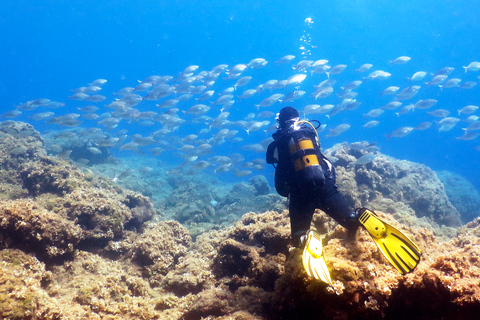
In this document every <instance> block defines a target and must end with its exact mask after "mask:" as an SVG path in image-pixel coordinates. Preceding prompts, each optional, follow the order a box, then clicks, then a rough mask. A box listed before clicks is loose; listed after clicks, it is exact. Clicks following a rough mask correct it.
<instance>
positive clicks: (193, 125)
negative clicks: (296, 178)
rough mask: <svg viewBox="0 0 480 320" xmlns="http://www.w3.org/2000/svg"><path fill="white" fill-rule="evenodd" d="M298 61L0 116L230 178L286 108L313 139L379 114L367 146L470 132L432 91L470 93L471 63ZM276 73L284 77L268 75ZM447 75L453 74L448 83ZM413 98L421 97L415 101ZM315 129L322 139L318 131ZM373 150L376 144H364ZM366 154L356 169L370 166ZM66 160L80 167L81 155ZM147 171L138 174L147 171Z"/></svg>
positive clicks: (473, 130)
mask: <svg viewBox="0 0 480 320" xmlns="http://www.w3.org/2000/svg"><path fill="white" fill-rule="evenodd" d="M302 58H304V57H300V58H297V57H295V56H294V55H285V56H283V57H278V59H276V61H275V62H268V61H267V60H266V59H264V58H256V59H252V60H251V61H249V62H248V63H239V64H232V65H227V64H220V65H217V66H215V67H213V68H212V69H210V70H201V68H200V67H199V66H197V65H191V66H188V67H186V68H185V69H184V70H183V71H182V72H180V73H179V74H177V75H151V76H148V77H146V78H145V79H143V80H141V81H137V82H132V83H131V86H128V87H123V88H118V89H116V90H112V89H111V88H109V91H115V93H114V94H108V93H104V92H105V91H106V90H105V89H104V88H105V87H106V86H108V84H107V80H106V79H97V80H94V81H93V82H91V83H89V84H87V85H86V86H81V87H78V88H75V89H72V94H71V95H69V96H68V97H67V95H66V97H65V98H66V99H65V100H64V101H61V102H59V101H52V100H50V99H48V98H38V99H35V100H31V101H26V102H23V103H19V104H18V105H16V106H15V108H14V109H13V110H11V111H8V112H6V113H4V114H3V115H2V118H3V119H11V118H18V117H20V118H21V117H22V116H23V117H25V116H28V118H29V121H32V123H33V124H34V125H35V122H36V121H45V122H46V123H47V124H48V126H49V128H51V130H57V133H56V138H57V139H67V140H71V141H74V140H75V139H80V140H81V141H83V142H84V143H85V145H86V148H87V150H88V151H89V152H91V153H92V154H94V155H98V154H102V153H104V152H105V150H107V149H108V150H110V151H112V152H113V153H114V154H115V155H117V156H121V155H122V154H123V153H128V152H134V153H136V154H139V155H146V154H150V155H151V156H153V157H163V159H169V158H170V157H172V156H173V157H176V158H178V159H181V162H182V165H181V167H182V168H185V167H187V168H192V169H195V170H206V169H209V170H212V171H213V172H214V173H218V174H221V173H226V172H233V173H234V174H235V175H236V176H238V177H246V176H250V175H252V174H253V173H254V172H255V171H259V172H260V173H261V171H262V170H264V167H265V161H264V158H265V156H264V153H265V150H266V147H267V146H268V144H269V143H270V142H271V141H272V138H271V133H272V132H274V131H275V130H276V126H277V123H276V121H275V115H276V113H277V112H278V111H279V110H280V109H281V108H282V107H283V106H287V105H292V106H294V107H296V108H297V109H298V110H299V111H300V112H301V114H302V117H305V118H310V119H318V120H320V121H321V123H322V125H321V126H320V127H319V128H318V132H319V134H320V138H329V137H337V136H340V135H341V134H342V133H344V132H346V131H347V130H352V128H354V129H355V130H374V129H372V128H375V127H377V126H378V125H379V124H380V123H381V121H382V117H385V116H386V115H387V114H389V115H390V116H392V115H395V117H397V118H398V119H399V121H398V122H399V125H398V127H397V128H391V131H389V132H378V139H377V140H381V139H388V140H390V139H392V138H402V137H405V136H407V135H409V134H412V132H414V131H422V130H429V129H430V128H431V127H436V128H437V129H436V130H437V131H438V134H442V133H444V132H448V131H451V130H452V129H453V128H454V127H456V126H460V124H462V126H461V127H462V129H463V130H462V132H463V134H459V135H457V136H456V138H457V139H458V140H473V139H476V138H477V137H478V135H479V133H480V118H479V117H478V116H476V115H475V113H476V112H477V110H478V106H476V105H474V104H469V105H463V106H452V105H449V104H446V103H443V102H442V100H441V95H442V94H441V93H442V92H446V91H447V90H456V92H458V94H462V92H464V91H465V90H477V89H478V88H476V85H477V81H478V78H479V77H478V76H477V75H476V72H477V71H479V70H480V62H476V61H474V62H471V63H469V64H467V65H466V66H463V68H464V70H462V69H461V68H459V67H457V68H454V67H444V68H442V69H439V70H425V71H423V70H421V71H416V70H414V71H412V73H411V76H410V77H408V79H395V76H394V75H395V71H396V70H398V68H405V67H406V66H408V64H409V63H410V60H411V58H410V57H407V56H400V57H398V58H396V59H393V60H391V61H390V62H389V63H388V62H386V63H385V65H384V66H382V67H381V68H380V67H379V68H376V67H375V66H374V65H373V64H369V63H365V64H359V65H355V64H352V65H347V64H335V65H333V64H329V61H328V60H327V59H318V60H313V59H312V60H308V59H302ZM348 69H352V71H353V70H355V73H353V72H351V73H350V74H354V76H355V77H356V79H355V80H352V79H351V78H350V79H348V80H346V79H345V77H342V74H343V73H344V72H345V70H348ZM459 70H460V71H459ZM280 74H282V75H285V74H287V76H284V77H281V78H280V77H275V75H280ZM454 74H455V75H456V76H458V77H452V75H454ZM272 75H273V77H272ZM393 81H397V82H396V83H392V82H393ZM379 83H380V86H382V84H383V83H385V85H384V86H383V87H382V90H380V91H378V92H376V93H375V94H378V97H377V100H376V101H383V102H382V103H381V104H378V105H373V104H372V103H371V102H368V101H371V99H370V98H369V97H368V96H366V94H365V93H362V92H361V91H359V90H358V89H359V88H361V87H368V86H371V85H375V86H378V85H379ZM433 90H436V91H433ZM439 90H440V91H439ZM419 93H422V95H421V96H422V98H421V99H419V98H416V97H419V96H420V94H419ZM430 93H431V97H429V94H430ZM370 94H371V93H370ZM365 101H367V103H365ZM437 106H438V107H439V108H437V109H435V108H436V107H437ZM354 110H355V111H354ZM350 112H357V113H358V115H359V116H358V117H353V118H354V119H355V121H349V122H348V123H346V122H345V123H344V122H342V121H341V120H340V121H338V120H336V119H337V118H343V117H339V116H338V114H345V113H350ZM412 112H415V113H416V114H415V119H416V121H417V122H416V123H411V124H401V123H402V122H401V117H402V116H403V115H405V114H407V113H412ZM434 124H435V126H433V125H434ZM324 129H326V131H327V133H326V134H325V133H321V132H322V131H323V130H324ZM430 130H433V128H432V129H430ZM384 136H386V138H385V137H384ZM324 140H325V139H322V142H324ZM252 141H253V143H251V142H252ZM247 142H248V143H247ZM360 146H361V149H364V148H368V147H372V146H373V147H374V145H370V144H361V145H360ZM357 147H358V146H357ZM476 149H480V147H476ZM375 151H378V148H373V150H372V152H373V153H374V152H375ZM49 152H50V153H53V154H58V155H60V156H62V157H64V158H68V157H69V155H70V152H71V150H64V149H63V148H62V147H61V146H59V145H53V146H50V150H49ZM373 153H372V155H365V157H364V158H363V157H362V158H359V159H358V160H357V163H356V164H357V165H363V164H366V163H369V162H371V161H373V160H374V159H375V155H374V154H373ZM76 160H79V161H78V162H79V163H82V164H84V165H85V164H87V163H88V159H76ZM150 169H151V168H144V169H142V170H144V171H145V172H146V173H148V172H149V171H150Z"/></svg>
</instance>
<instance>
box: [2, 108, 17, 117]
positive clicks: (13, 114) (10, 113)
mask: <svg viewBox="0 0 480 320" xmlns="http://www.w3.org/2000/svg"><path fill="white" fill-rule="evenodd" d="M21 114H22V111H20V110H17V109H15V110H11V111H7V112H5V113H4V114H2V118H16V117H18V116H19V115H21Z"/></svg>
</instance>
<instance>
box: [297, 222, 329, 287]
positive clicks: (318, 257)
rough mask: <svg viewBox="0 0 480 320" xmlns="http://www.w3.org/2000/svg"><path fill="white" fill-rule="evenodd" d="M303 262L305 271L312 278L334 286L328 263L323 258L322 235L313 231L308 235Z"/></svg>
mask: <svg viewBox="0 0 480 320" xmlns="http://www.w3.org/2000/svg"><path fill="white" fill-rule="evenodd" d="M302 262H303V267H304V268H305V271H306V272H307V274H308V275H309V276H310V277H312V278H315V279H320V280H322V281H323V282H326V283H328V284H329V285H331V286H333V284H332V279H331V278H330V272H329V271H328V268H327V263H326V262H325V257H324V256H323V249H322V239H321V238H320V235H319V234H318V233H316V232H315V231H313V230H310V231H308V233H307V240H306V241H305V248H304V249H303V256H302Z"/></svg>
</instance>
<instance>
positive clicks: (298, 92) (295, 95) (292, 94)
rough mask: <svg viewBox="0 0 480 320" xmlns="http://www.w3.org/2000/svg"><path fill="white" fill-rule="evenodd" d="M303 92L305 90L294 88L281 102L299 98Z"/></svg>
mask: <svg viewBox="0 0 480 320" xmlns="http://www.w3.org/2000/svg"><path fill="white" fill-rule="evenodd" d="M305 93H306V92H305V91H302V90H294V91H292V92H290V93H289V94H287V95H286V96H285V98H284V99H283V100H282V104H285V102H290V101H293V100H297V99H300V98H302V97H303V96H304V95H305Z"/></svg>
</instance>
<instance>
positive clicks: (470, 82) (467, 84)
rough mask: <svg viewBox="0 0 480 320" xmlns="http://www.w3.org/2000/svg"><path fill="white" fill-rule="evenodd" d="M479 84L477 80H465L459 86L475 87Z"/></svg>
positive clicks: (462, 87)
mask: <svg viewBox="0 0 480 320" xmlns="http://www.w3.org/2000/svg"><path fill="white" fill-rule="evenodd" d="M476 85H477V83H476V82H475V81H467V82H464V83H462V84H461V85H460V86H459V88H460V89H472V88H473V87H475V86H476Z"/></svg>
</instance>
